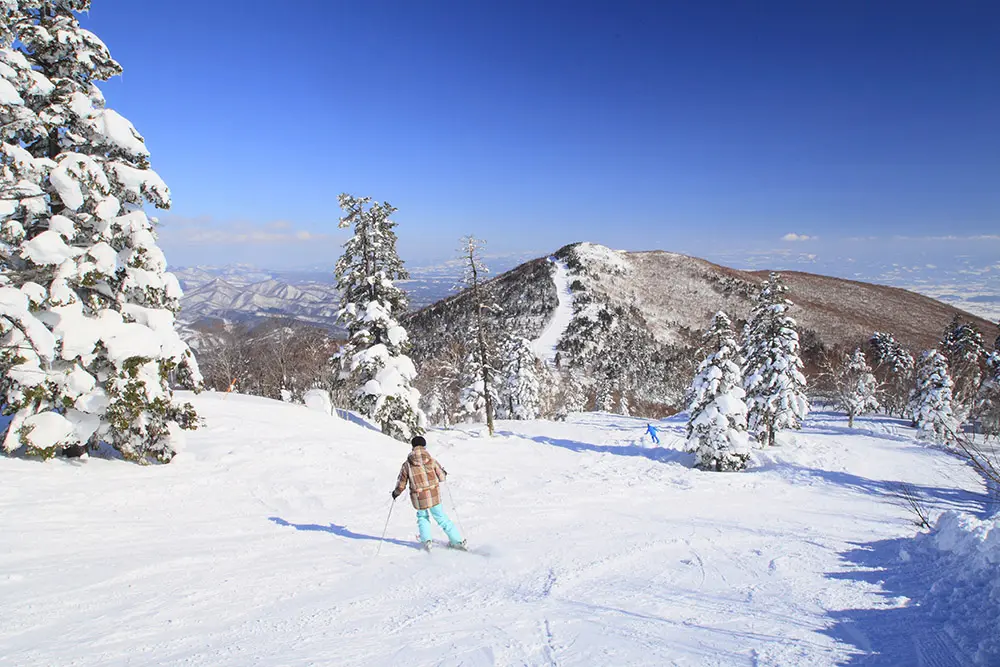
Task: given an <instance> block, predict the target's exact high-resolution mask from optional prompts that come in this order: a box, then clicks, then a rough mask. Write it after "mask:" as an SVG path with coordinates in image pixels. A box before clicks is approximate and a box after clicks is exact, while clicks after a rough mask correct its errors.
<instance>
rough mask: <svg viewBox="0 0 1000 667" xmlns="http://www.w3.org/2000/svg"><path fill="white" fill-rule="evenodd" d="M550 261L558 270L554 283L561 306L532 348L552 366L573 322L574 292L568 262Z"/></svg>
mask: <svg viewBox="0 0 1000 667" xmlns="http://www.w3.org/2000/svg"><path fill="white" fill-rule="evenodd" d="M549 261H550V262H552V264H553V266H555V269H556V271H555V274H554V275H553V276H552V281H553V282H554V283H555V284H556V296H558V298H559V304H558V305H557V306H556V309H555V312H554V313H552V319H551V320H549V323H548V324H547V325H546V326H545V330H544V331H542V335H541V336H539V337H538V338H537V339H536V340H535V341H534V342H532V344H531V347H532V349H533V350H534V351H535V356H536V357H538V358H539V359H541V360H542V361H544V362H545V363H546V364H549V365H550V366H551V365H554V364H555V362H556V346H557V345H558V344H559V340H560V339H561V338H562V336H563V334H564V333H566V328H567V327H568V326H569V323H570V322H571V321H572V320H573V292H572V291H571V290H570V288H569V267H568V266H567V265H566V262H563V261H561V260H558V259H556V258H555V257H549Z"/></svg>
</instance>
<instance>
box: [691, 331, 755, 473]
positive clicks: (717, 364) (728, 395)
mask: <svg viewBox="0 0 1000 667" xmlns="http://www.w3.org/2000/svg"><path fill="white" fill-rule="evenodd" d="M704 347H705V349H706V350H707V351H708V355H707V356H706V357H705V360H704V361H702V362H701V365H700V366H699V367H698V374H697V375H696V376H695V378H694V381H693V382H692V383H691V388H690V390H689V391H688V395H689V396H690V398H691V404H690V407H689V409H688V415H689V416H688V425H687V448H688V450H689V451H693V452H694V453H695V454H696V455H697V457H698V462H697V466H698V467H699V468H703V469H705V470H715V471H719V472H727V471H735V470H743V469H744V468H746V466H747V462H748V461H749V460H750V439H749V436H748V435H747V406H746V403H744V402H743V397H744V392H743V388H742V386H741V385H742V377H741V373H740V365H739V361H740V355H739V348H738V346H737V344H736V337H735V335H734V334H733V329H732V324H731V323H730V321H729V318H728V317H727V316H726V314H725V313H722V312H720V313H716V315H715V318H714V319H713V321H712V326H711V328H709V330H708V331H707V332H706V333H705V345H704Z"/></svg>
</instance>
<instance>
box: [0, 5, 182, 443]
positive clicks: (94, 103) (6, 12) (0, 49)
mask: <svg viewBox="0 0 1000 667" xmlns="http://www.w3.org/2000/svg"><path fill="white" fill-rule="evenodd" d="M89 6H90V2H89V0H18V1H16V2H13V1H9V2H5V3H0V24H2V25H3V29H2V30H0V32H2V33H3V36H2V38H0V39H2V40H3V41H2V43H0V128H2V129H0V134H2V142H3V143H2V145H0V283H2V284H3V285H4V293H5V298H4V299H3V301H4V302H5V304H6V307H5V308H4V312H3V313H2V315H3V320H2V322H3V323H2V324H0V334H2V341H0V345H2V348H3V351H2V353H0V356H2V363H3V365H4V366H5V370H6V371H7V372H6V374H5V376H4V379H3V382H2V391H3V396H2V397H0V401H2V403H3V410H4V411H5V412H6V413H8V414H11V415H12V419H11V421H10V425H9V426H8V428H7V431H6V433H5V435H4V438H3V449H4V450H6V451H8V452H12V451H15V450H21V449H23V451H25V452H27V453H33V454H39V455H42V456H49V455H52V454H54V453H56V452H57V451H58V450H59V449H60V448H65V447H71V446H72V447H79V446H80V445H83V446H87V447H90V448H95V447H97V446H98V445H99V444H100V443H101V442H105V443H108V444H110V445H111V446H113V447H114V448H115V449H117V450H118V451H119V452H121V454H122V455H123V456H124V457H125V458H127V459H129V460H134V461H138V462H143V463H145V462H152V461H156V462H167V461H169V460H170V459H171V458H172V457H173V456H174V454H175V453H176V451H177V448H178V447H179V446H180V444H181V442H182V434H181V430H182V429H191V428H195V426H196V422H197V419H196V415H195V413H194V410H193V408H192V407H191V405H190V404H186V403H184V404H181V403H178V402H177V401H176V400H175V399H174V395H173V392H172V390H171V381H172V380H173V381H176V382H178V383H181V384H183V385H185V386H188V387H191V388H196V387H197V386H199V384H200V381H201V376H200V373H199V371H198V367H197V364H196V363H195V360H194V357H193V356H192V354H191V352H190V350H189V349H188V347H187V345H186V344H184V342H183V341H181V339H180V337H179V336H178V335H177V332H176V331H175V329H174V316H175V314H176V313H177V311H178V310H179V307H180V306H179V299H180V296H181V290H180V286H179V284H178V282H177V280H176V278H175V277H174V276H173V275H172V274H170V273H168V272H167V270H166V269H167V263H166V260H165V258H164V256H163V253H162V251H161V250H160V249H159V247H158V246H157V242H156V232H155V228H154V222H155V221H154V220H152V219H151V218H149V217H148V216H147V215H146V213H145V211H144V205H145V204H147V203H149V204H152V205H154V206H156V207H157V208H164V209H165V208H168V207H169V206H170V193H169V190H168V189H167V186H166V185H165V184H164V182H163V181H162V180H161V179H160V177H159V176H158V175H157V174H156V172H154V171H153V170H152V169H151V168H150V164H149V150H148V149H147V148H146V145H145V142H144V140H143V138H142V137H141V136H140V135H139V133H138V132H137V131H136V129H135V127H133V126H132V124H131V123H130V122H129V121H128V120H127V119H125V118H124V117H122V116H121V115H120V114H118V113H116V112H115V111H114V110H112V109H109V108H106V106H105V101H104V97H103V95H102V94H101V91H100V89H99V88H98V87H97V85H96V84H97V82H99V81H104V80H107V79H109V78H110V77H112V76H115V75H118V74H120V73H121V71H122V69H121V67H120V66H119V64H118V63H117V62H115V61H114V59H112V58H111V55H110V54H109V52H108V49H107V47H106V46H105V45H104V43H103V42H101V40H100V39H99V38H98V37H97V36H96V35H94V34H93V33H91V32H89V31H87V30H84V29H82V28H81V27H80V26H79V24H78V22H77V18H76V13H77V12H84V11H87V10H88V9H89ZM19 295H20V296H19ZM25 303H27V304H28V312H27V313H25V312H24V311H23V309H22V308H21V306H22V305H24V304H25ZM29 315H30V316H31V317H28V316H29ZM36 322H44V327H45V329H46V331H47V333H43V332H42V330H41V329H39V328H38V326H37V325H36Z"/></svg>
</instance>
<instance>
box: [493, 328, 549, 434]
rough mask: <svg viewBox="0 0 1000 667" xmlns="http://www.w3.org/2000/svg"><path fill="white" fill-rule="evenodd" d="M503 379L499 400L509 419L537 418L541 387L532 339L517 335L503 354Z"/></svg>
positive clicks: (505, 415) (539, 408)
mask: <svg viewBox="0 0 1000 667" xmlns="http://www.w3.org/2000/svg"><path fill="white" fill-rule="evenodd" d="M504 361H505V363H504V372H503V376H504V382H503V386H502V388H501V399H500V404H501V405H503V406H504V417H505V418H506V419H538V415H539V412H540V410H541V393H542V388H541V385H540V384H539V381H538V373H539V361H538V358H537V357H536V356H535V352H534V349H533V348H532V346H531V341H529V340H528V339H527V338H522V337H520V336H514V337H512V338H511V339H510V343H509V344H508V345H507V350H506V354H505V355H504Z"/></svg>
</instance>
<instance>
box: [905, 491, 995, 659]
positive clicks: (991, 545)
mask: <svg viewBox="0 0 1000 667" xmlns="http://www.w3.org/2000/svg"><path fill="white" fill-rule="evenodd" d="M917 550H918V552H921V553H922V555H924V556H926V557H927V559H928V560H927V562H926V563H925V565H926V567H927V571H930V572H934V573H935V578H936V580H935V581H934V583H933V584H932V585H931V587H930V589H929V590H928V591H927V595H926V597H925V598H924V599H923V600H921V606H923V607H925V608H927V609H929V610H930V613H931V614H933V615H934V616H935V617H936V618H937V619H939V620H940V622H941V623H942V624H943V625H944V627H945V629H946V630H947V632H948V634H949V635H951V637H952V638H953V639H954V640H955V641H956V642H957V643H958V644H959V645H961V646H962V647H963V648H964V649H965V650H966V651H967V652H968V653H969V654H970V655H972V656H973V659H974V660H975V662H976V664H979V665H997V664H1000V575H998V571H1000V516H995V517H993V518H990V519H985V520H982V519H977V518H976V517H974V516H972V515H971V514H968V513H965V512H957V511H954V510H951V511H948V512H945V513H943V514H942V515H941V517H940V518H939V519H938V521H937V524H936V525H935V527H934V530H933V531H932V532H931V533H929V534H925V535H920V536H918V537H917Z"/></svg>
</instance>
